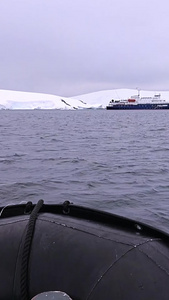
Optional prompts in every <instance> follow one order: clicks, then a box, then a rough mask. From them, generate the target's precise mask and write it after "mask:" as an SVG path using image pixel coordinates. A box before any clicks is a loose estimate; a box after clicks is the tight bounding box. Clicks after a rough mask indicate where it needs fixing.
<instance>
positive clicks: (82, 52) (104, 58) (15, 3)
mask: <svg viewBox="0 0 169 300" xmlns="http://www.w3.org/2000/svg"><path fill="white" fill-rule="evenodd" d="M136 87H139V88H140V89H149V90H156V91H157V90H169V1H168V0H161V1H157V0H0V89H10V90H20V91H29V92H42V93H51V94H56V95H62V96H74V95H78V94H83V93H89V92H94V91H99V90H104V89H115V88H136Z"/></svg>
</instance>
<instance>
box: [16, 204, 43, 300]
mask: <svg viewBox="0 0 169 300" xmlns="http://www.w3.org/2000/svg"><path fill="white" fill-rule="evenodd" d="M43 203H44V201H43V200H39V201H38V203H37V204H36V205H35V207H34V209H33V210H32V212H31V215H30V218H29V221H28V225H27V231H26V236H25V241H24V246H23V253H22V259H21V278H20V290H21V300H29V284H28V265H29V257H30V250H31V245H32V240H33V235H34V229H35V223H36V219H37V215H38V212H39V210H40V209H41V207H42V205H43Z"/></svg>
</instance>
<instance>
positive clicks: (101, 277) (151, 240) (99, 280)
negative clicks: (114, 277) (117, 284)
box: [86, 239, 169, 300]
mask: <svg viewBox="0 0 169 300" xmlns="http://www.w3.org/2000/svg"><path fill="white" fill-rule="evenodd" d="M157 240H159V239H157ZM153 241H154V239H149V240H147V241H145V242H143V243H140V244H138V245H134V246H133V247H132V248H131V249H129V250H127V251H126V252H125V253H123V254H122V255H121V256H120V257H119V258H118V259H117V260H115V261H114V262H113V263H111V265H110V266H109V267H108V268H107V270H106V271H105V272H104V273H103V274H102V275H101V276H100V278H99V279H98V280H97V282H96V283H95V284H94V286H93V287H92V289H91V291H90V293H89V295H88V296H87V298H86V300H90V296H91V295H92V293H93V292H94V290H95V289H96V288H97V286H98V285H99V284H100V282H101V280H102V279H103V277H105V276H106V274H107V273H108V272H109V271H110V269H111V268H112V267H113V266H114V265H115V264H116V263H118V262H119V261H120V260H121V259H122V258H123V257H124V256H126V255H127V254H128V253H129V252H131V251H133V250H134V249H136V248H137V249H138V250H139V251H140V249H139V247H140V246H142V245H144V244H146V243H149V242H153ZM140 252H141V253H142V254H144V255H145V256H147V257H148V255H146V253H144V252H143V251H140ZM148 258H149V259H150V260H151V261H152V262H154V263H155V264H156V265H157V266H158V267H159V268H160V266H159V265H158V264H157V263H156V262H155V261H154V260H153V259H152V258H151V257H148ZM160 269H161V270H162V271H164V272H165V273H166V274H167V275H169V273H168V272H166V270H165V269H163V268H162V267H161V268H160Z"/></svg>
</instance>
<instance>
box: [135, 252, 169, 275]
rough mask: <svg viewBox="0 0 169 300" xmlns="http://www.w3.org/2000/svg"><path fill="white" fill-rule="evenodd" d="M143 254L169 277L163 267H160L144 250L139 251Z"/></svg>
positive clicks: (168, 273)
mask: <svg viewBox="0 0 169 300" xmlns="http://www.w3.org/2000/svg"><path fill="white" fill-rule="evenodd" d="M138 250H139V251H140V252H141V253H143V254H144V255H145V256H147V257H148V259H150V260H151V261H152V262H153V263H154V264H155V265H156V266H157V267H158V268H159V269H161V270H162V271H164V272H165V273H166V274H167V275H168V276H169V272H168V271H167V270H166V269H165V268H163V267H162V266H160V265H159V264H158V263H157V262H156V261H155V260H154V259H153V258H152V257H151V256H149V255H148V254H147V253H145V252H144V251H143V250H141V249H138Z"/></svg>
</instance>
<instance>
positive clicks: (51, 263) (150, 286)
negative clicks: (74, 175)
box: [0, 200, 169, 300]
mask: <svg viewBox="0 0 169 300" xmlns="http://www.w3.org/2000/svg"><path fill="white" fill-rule="evenodd" d="M0 258H1V264H0V282H1V285H0V299H3V300H15V299H16V300H23V299H24V300H25V299H26V300H29V299H32V298H33V297H35V296H36V295H38V294H40V293H43V292H47V291H62V293H66V294H67V295H68V296H69V297H70V298H71V299H72V300H104V299H105V300H113V299H119V300H131V299H139V300H145V299H147V300H149V299H153V300H157V299H158V300H159V299H163V300H168V297H169V296H168V295H169V236H168V234H167V233H165V232H163V231H160V230H158V229H155V228H152V227H151V226H148V225H146V224H143V223H140V222H137V221H134V220H130V219H128V218H124V217H121V216H117V215H115V214H111V213H108V212H102V211H98V210H95V209H90V208H85V207H81V206H76V205H73V204H70V203H69V202H68V201H66V202H64V203H63V204H56V205H50V204H44V203H43V201H42V200H40V201H39V202H38V203H37V204H36V205H35V204H32V203H31V202H28V203H27V204H19V205H14V206H7V207H1V208H0ZM66 294H65V295H66ZM34 299H36V297H35V298H34ZM38 299H40V298H38ZM43 299H44V298H43ZM45 299H46V298H45ZM47 299H48V298H47ZM51 299H55V298H51ZM58 299H60V298H58Z"/></svg>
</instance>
